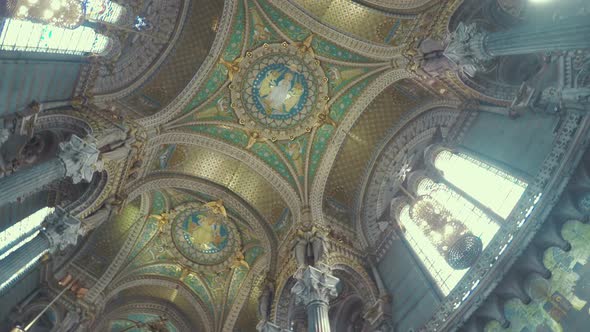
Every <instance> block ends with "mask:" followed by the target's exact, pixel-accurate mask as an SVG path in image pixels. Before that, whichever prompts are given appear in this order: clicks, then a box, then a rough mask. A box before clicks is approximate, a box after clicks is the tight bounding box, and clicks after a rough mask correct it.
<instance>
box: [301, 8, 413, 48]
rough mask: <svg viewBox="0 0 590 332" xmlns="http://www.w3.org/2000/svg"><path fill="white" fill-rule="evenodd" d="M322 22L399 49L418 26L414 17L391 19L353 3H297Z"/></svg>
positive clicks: (391, 16)
mask: <svg viewBox="0 0 590 332" xmlns="http://www.w3.org/2000/svg"><path fill="white" fill-rule="evenodd" d="M295 2H297V3H298V4H299V6H301V8H303V9H304V10H305V11H307V12H308V13H310V14H311V15H312V16H314V17H315V18H316V19H317V20H318V21H321V22H323V23H324V24H326V25H329V26H331V27H333V28H335V29H336V30H339V31H342V32H344V33H348V34H352V35H355V36H357V37H358V38H360V39H364V40H368V41H371V42H375V43H381V44H388V45H392V46H398V45H400V44H402V43H403V42H404V41H406V39H407V38H408V36H409V34H410V33H411V31H412V28H413V26H414V24H415V22H414V20H413V17H412V16H408V15H405V16H399V17H396V16H394V15H387V14H384V13H383V12H379V11H376V10H372V9H370V8H368V7H365V6H363V5H361V4H358V3H355V2H353V1H350V0H295Z"/></svg>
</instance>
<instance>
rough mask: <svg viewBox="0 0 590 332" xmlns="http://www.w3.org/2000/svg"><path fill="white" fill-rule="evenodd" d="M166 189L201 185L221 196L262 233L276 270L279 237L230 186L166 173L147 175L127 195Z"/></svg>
mask: <svg viewBox="0 0 590 332" xmlns="http://www.w3.org/2000/svg"><path fill="white" fill-rule="evenodd" d="M164 188H178V189H188V190H195V188H198V190H199V191H200V192H202V193H205V194H207V195H210V196H213V197H217V198H220V199H222V200H223V202H224V204H225V205H227V206H228V207H231V208H232V209H233V210H235V211H236V212H237V214H238V215H239V217H240V218H242V219H243V220H245V221H246V222H247V223H248V225H250V226H251V227H252V228H253V231H254V233H256V234H260V235H262V239H261V240H262V244H263V247H264V250H265V251H266V253H267V254H268V256H269V257H270V259H269V260H267V266H266V268H267V269H268V271H270V272H271V273H274V270H275V269H276V266H277V252H278V250H277V248H278V240H277V237H276V235H275V234H274V232H273V230H272V228H271V227H270V224H269V223H267V222H262V220H263V218H262V217H261V216H260V215H259V214H258V213H257V212H256V211H255V210H254V208H253V207H251V206H250V205H249V204H248V203H246V202H245V201H244V200H243V199H242V198H240V197H238V196H237V195H236V194H234V193H232V192H230V191H229V190H227V188H225V187H222V186H220V185H217V184H215V183H212V182H210V181H207V180H204V179H199V178H196V177H193V176H189V175H183V174H175V173H163V172H162V173H157V174H154V175H151V176H148V177H146V178H143V179H141V180H140V181H139V182H136V183H134V186H133V187H131V188H129V190H128V191H127V192H126V194H127V195H128V199H129V200H130V201H132V200H134V199H135V198H137V197H139V196H141V195H143V194H147V193H149V192H151V191H154V190H160V189H164ZM144 197H145V196H144Z"/></svg>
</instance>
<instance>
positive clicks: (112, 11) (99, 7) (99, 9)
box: [84, 0, 125, 24]
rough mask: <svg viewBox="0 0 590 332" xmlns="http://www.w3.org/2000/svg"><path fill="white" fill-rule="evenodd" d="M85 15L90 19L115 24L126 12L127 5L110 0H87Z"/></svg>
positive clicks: (85, 2)
mask: <svg viewBox="0 0 590 332" xmlns="http://www.w3.org/2000/svg"><path fill="white" fill-rule="evenodd" d="M84 9H85V13H86V15H85V17H86V19H87V20H90V21H100V22H106V23H112V24H115V23H117V22H119V20H120V19H121V17H123V15H124V14H125V7H123V6H121V5H119V4H118V3H115V2H112V1H110V0H85V1H84Z"/></svg>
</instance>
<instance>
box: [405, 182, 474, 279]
mask: <svg viewBox="0 0 590 332" xmlns="http://www.w3.org/2000/svg"><path fill="white" fill-rule="evenodd" d="M400 188H401V190H402V191H403V192H404V193H405V194H406V195H407V196H408V197H409V198H410V199H411V200H412V204H411V205H410V211H409V212H410V218H412V220H413V221H414V222H415V223H416V225H417V226H418V227H419V228H420V229H421V230H422V232H423V233H424V235H425V236H426V237H427V238H428V239H429V240H430V242H431V243H432V244H433V245H434V246H435V248H436V249H437V251H438V252H439V253H440V254H441V256H443V257H445V260H446V262H447V264H449V266H450V267H452V268H453V269H455V270H464V269H467V268H469V267H471V266H472V265H473V264H474V263H475V262H476V261H477V258H479V255H480V254H481V251H482V248H483V244H482V241H481V239H480V238H479V237H477V236H475V235H473V234H472V233H471V232H469V230H468V229H467V227H466V226H465V225H464V224H463V223H462V222H460V221H459V220H457V219H456V218H455V217H454V216H453V215H452V214H451V212H450V211H449V210H448V209H446V208H445V207H444V206H443V205H442V204H441V203H439V202H438V201H437V200H435V199H434V198H433V197H432V196H431V195H428V194H426V195H420V196H418V197H415V196H414V195H412V194H411V193H410V192H409V191H408V190H407V189H406V188H405V187H404V186H403V185H401V186H400Z"/></svg>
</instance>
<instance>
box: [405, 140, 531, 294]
mask: <svg viewBox="0 0 590 332" xmlns="http://www.w3.org/2000/svg"><path fill="white" fill-rule="evenodd" d="M434 166H435V168H437V169H438V170H440V171H441V173H442V176H443V178H444V180H445V181H446V182H445V181H441V182H436V181H434V180H433V179H431V178H428V177H425V176H422V175H420V177H419V178H417V180H415V181H418V182H413V183H414V186H415V187H414V193H413V194H412V195H415V196H414V197H412V202H411V204H408V205H405V206H403V207H402V208H401V209H400V210H399V216H398V218H399V222H400V224H401V225H402V226H403V228H404V230H405V234H404V237H405V238H406V240H407V241H408V243H409V244H410V246H411V247H412V249H413V251H414V252H415V253H416V255H417V256H418V257H419V258H420V260H421V261H422V262H423V263H424V266H425V268H426V270H427V271H428V273H429V274H430V275H431V276H432V278H433V279H434V281H435V282H436V284H437V286H438V287H439V289H440V290H441V292H442V293H443V294H444V295H445V296H446V295H448V294H449V293H450V291H451V290H452V289H453V288H454V287H455V286H456V285H457V284H458V283H459V281H460V280H461V278H462V277H463V276H464V275H465V273H466V272H467V271H468V269H469V267H471V266H472V265H473V264H474V263H475V261H476V260H477V257H479V254H480V253H481V252H482V251H483V250H484V249H485V248H486V247H487V245H488V244H489V243H490V242H491V241H492V239H493V238H494V236H495V235H496V233H497V232H498V230H499V229H500V227H501V225H502V223H503V222H504V220H503V219H506V218H507V217H508V215H510V213H511V211H512V209H513V208H514V206H515V205H516V203H517V202H518V200H519V199H520V197H521V196H522V194H523V192H524V190H525V189H526V187H527V184H526V183H525V182H523V181H521V180H518V179H516V178H515V177H513V176H511V175H509V174H507V173H505V172H503V171H501V170H499V169H497V168H494V167H492V166H490V165H487V164H485V163H483V162H481V161H478V160H475V159H474V158H472V157H469V156H467V155H464V154H454V153H452V152H450V151H448V150H442V151H440V152H438V153H437V154H436V155H435V158H434ZM447 183H448V184H449V185H447ZM486 211H488V213H486ZM490 211H493V213H492V212H490ZM502 218H503V219H502Z"/></svg>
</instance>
